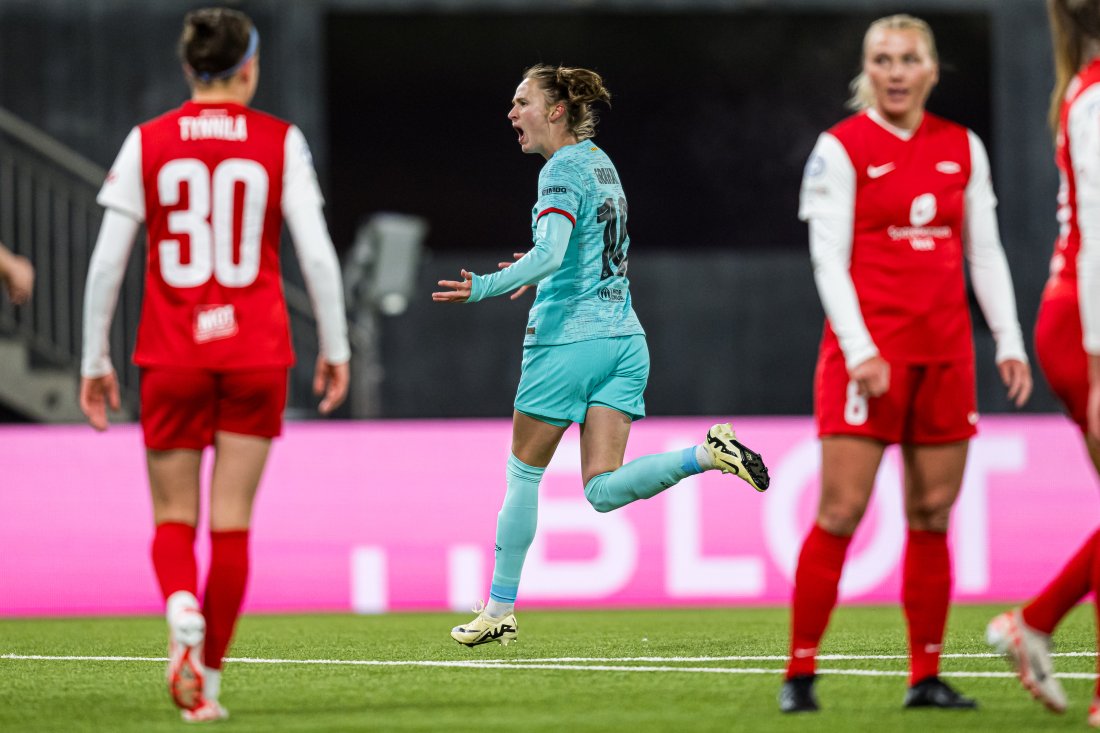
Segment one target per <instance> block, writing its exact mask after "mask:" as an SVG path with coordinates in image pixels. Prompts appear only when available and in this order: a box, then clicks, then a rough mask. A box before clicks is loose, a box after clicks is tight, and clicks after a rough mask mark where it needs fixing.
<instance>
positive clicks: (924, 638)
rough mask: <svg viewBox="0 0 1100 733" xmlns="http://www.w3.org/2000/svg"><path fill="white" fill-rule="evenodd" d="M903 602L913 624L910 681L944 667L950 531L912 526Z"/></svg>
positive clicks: (904, 571)
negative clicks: (948, 532)
mask: <svg viewBox="0 0 1100 733" xmlns="http://www.w3.org/2000/svg"><path fill="white" fill-rule="evenodd" d="M902 586H903V590H902V597H903V598H902V605H904V606H905V620H906V621H907V622H908V624H909V684H910V685H913V684H916V683H917V682H920V681H921V680H923V679H924V678H925V677H932V676H933V675H936V674H939V671H940V651H941V650H942V649H943V630H944V627H945V626H946V625H947V606H948V604H949V603H950V602H951V555H950V553H949V552H948V550H947V534H946V533H944V532H924V531H921V530H916V529H911V530H909V541H908V543H907V544H906V546H905V566H904V569H903V571H902Z"/></svg>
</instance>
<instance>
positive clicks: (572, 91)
mask: <svg viewBox="0 0 1100 733" xmlns="http://www.w3.org/2000/svg"><path fill="white" fill-rule="evenodd" d="M523 78H524V79H531V80H532V81H534V82H535V83H536V84H538V86H539V89H541V90H542V91H543V93H544V94H545V95H546V101H547V102H548V103H549V105H550V106H553V105H555V104H562V105H564V107H565V114H566V118H565V120H566V126H567V127H568V128H569V132H570V133H571V134H572V135H573V136H574V137H576V138H577V139H578V140H585V139H588V138H592V137H595V136H596V124H597V123H599V121H600V118H599V115H597V114H596V111H595V110H594V109H592V105H593V104H595V103H596V102H603V103H604V104H606V105H607V106H608V107H610V106H611V92H609V91H607V88H606V87H605V86H604V85H603V79H602V78H601V77H600V75H599V74H597V73H596V72H595V71H590V70H588V69H577V68H570V67H567V66H548V65H546V64H536V65H535V66H532V67H531V68H529V69H527V70H526V71H524V72H523Z"/></svg>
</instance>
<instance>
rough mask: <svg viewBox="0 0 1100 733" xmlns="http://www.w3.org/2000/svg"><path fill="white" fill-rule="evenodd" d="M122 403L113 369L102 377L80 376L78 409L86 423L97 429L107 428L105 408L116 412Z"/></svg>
mask: <svg viewBox="0 0 1100 733" xmlns="http://www.w3.org/2000/svg"><path fill="white" fill-rule="evenodd" d="M121 406H122V403H121V400H120V399H119V393H118V377H117V376H115V373H114V370H112V371H111V372H110V373H108V374H104V375H103V376H102V377H81V379H80V410H81V411H82V412H83V413H84V416H85V417H87V418H88V424H89V425H91V426H92V427H93V428H95V429H96V430H99V431H101V432H102V431H104V430H106V429H107V425H108V424H109V422H108V420H107V408H108V407H110V408H111V410H112V411H113V412H118V410H119V409H120V408H121Z"/></svg>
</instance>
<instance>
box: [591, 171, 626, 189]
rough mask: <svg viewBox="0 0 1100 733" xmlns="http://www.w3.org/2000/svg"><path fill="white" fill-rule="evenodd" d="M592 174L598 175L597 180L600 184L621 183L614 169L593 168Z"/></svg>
mask: <svg viewBox="0 0 1100 733" xmlns="http://www.w3.org/2000/svg"><path fill="white" fill-rule="evenodd" d="M592 172H593V173H595V174H596V180H597V181H599V182H600V183H606V184H608V185H615V184H617V183H618V182H619V177H618V176H617V175H615V169H614V168H593V169H592Z"/></svg>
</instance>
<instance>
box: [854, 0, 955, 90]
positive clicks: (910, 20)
mask: <svg viewBox="0 0 1100 733" xmlns="http://www.w3.org/2000/svg"><path fill="white" fill-rule="evenodd" d="M880 30H885V31H917V32H918V33H920V34H921V35H922V36H923V37H924V43H925V45H926V46H928V55H929V56H931V57H932V62H933V63H936V64H938V63H939V62H940V56H939V54H938V53H937V52H936V38H935V36H933V35H932V28H931V27H930V26H929V25H928V23H926V22H924V21H923V20H921V19H920V18H915V17H913V16H912V15H905V14H904V13H902V14H898V15H888V16H886V17H885V18H879V19H878V20H876V21H875V22H873V23H871V25H869V26H867V32H866V33H864V34H863V53H862V54H861V58H863V57H865V56H866V55H867V44H868V43H869V42H870V40H871V34H873V33H874V32H875V31H880ZM848 89H849V90H850V91H851V92H852V96H851V97H850V98H849V99H848V109H854V110H856V111H859V110H864V109H867V108H869V107H873V106H874V104H875V92H874V90H873V89H872V88H871V80H870V79H868V78H867V72H865V71H860V72H859V75H857V76H856V78H855V79H852V81H851V83H850V84H849V85H848Z"/></svg>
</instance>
